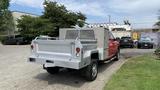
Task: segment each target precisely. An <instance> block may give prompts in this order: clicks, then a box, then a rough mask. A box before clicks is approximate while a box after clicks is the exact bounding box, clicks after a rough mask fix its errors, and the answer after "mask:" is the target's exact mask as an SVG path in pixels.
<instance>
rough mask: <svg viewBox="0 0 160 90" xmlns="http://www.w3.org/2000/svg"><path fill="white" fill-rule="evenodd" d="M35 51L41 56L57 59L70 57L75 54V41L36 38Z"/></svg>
mask: <svg viewBox="0 0 160 90" xmlns="http://www.w3.org/2000/svg"><path fill="white" fill-rule="evenodd" d="M34 44H35V45H36V50H35V53H36V54H37V55H38V56H39V57H47V58H48V57H49V58H56V59H63V58H66V59H69V58H71V57H72V56H73V54H74V48H75V44H74V41H66V40H36V41H34Z"/></svg>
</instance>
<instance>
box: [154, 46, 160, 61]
mask: <svg viewBox="0 0 160 90" xmlns="http://www.w3.org/2000/svg"><path fill="white" fill-rule="evenodd" d="M155 54H156V56H157V57H158V58H159V59H160V47H159V48H157V49H156V50H155Z"/></svg>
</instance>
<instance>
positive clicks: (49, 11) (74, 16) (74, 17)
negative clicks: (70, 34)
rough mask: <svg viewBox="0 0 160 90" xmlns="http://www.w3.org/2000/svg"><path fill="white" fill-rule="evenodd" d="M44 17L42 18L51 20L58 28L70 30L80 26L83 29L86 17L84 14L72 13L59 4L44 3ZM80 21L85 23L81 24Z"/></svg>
mask: <svg viewBox="0 0 160 90" xmlns="http://www.w3.org/2000/svg"><path fill="white" fill-rule="evenodd" d="M44 4H45V6H46V7H45V8H44V10H45V11H44V13H43V14H44V15H42V18H46V19H49V20H50V21H51V22H52V23H54V24H55V25H56V26H57V27H60V28H68V27H72V26H75V25H76V24H79V25H80V26H81V27H82V26H83V25H84V23H85V20H86V17H85V15H83V14H82V13H80V12H78V13H75V12H71V11H69V10H67V9H66V7H65V6H64V5H59V4H57V2H50V1H48V2H47V1H46V2H44ZM78 19H81V21H83V22H79V21H78Z"/></svg>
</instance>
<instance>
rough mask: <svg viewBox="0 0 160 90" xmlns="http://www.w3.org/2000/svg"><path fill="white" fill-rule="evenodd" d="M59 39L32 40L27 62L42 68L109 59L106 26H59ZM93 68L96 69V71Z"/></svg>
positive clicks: (69, 66) (77, 64)
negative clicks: (80, 27) (39, 65)
mask: <svg viewBox="0 0 160 90" xmlns="http://www.w3.org/2000/svg"><path fill="white" fill-rule="evenodd" d="M59 34H60V36H59V40H50V39H46V40H44V39H42V40H41V39H37V38H36V39H35V40H33V41H32V44H31V47H32V50H31V55H30V57H29V62H33V63H39V64H42V65H44V67H45V68H49V67H64V68H70V69H77V70H79V69H82V68H85V67H87V66H88V65H90V64H91V63H92V59H94V60H95V59H96V62H97V61H99V60H101V61H103V60H106V59H109V58H110V56H109V53H108V51H109V34H110V32H109V30H107V29H104V28H82V29H81V30H77V29H75V28H65V29H60V32H59ZM95 72H96V71H95Z"/></svg>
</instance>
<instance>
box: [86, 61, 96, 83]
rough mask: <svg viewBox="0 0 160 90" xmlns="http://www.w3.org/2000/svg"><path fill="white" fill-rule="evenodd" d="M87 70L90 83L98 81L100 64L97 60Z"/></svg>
mask: <svg viewBox="0 0 160 90" xmlns="http://www.w3.org/2000/svg"><path fill="white" fill-rule="evenodd" d="M84 70H85V77H86V79H87V80H88V81H93V80H95V79H96V77H97V74H98V63H97V60H92V61H91V64H90V65H88V66H87V67H86V68H84Z"/></svg>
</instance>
